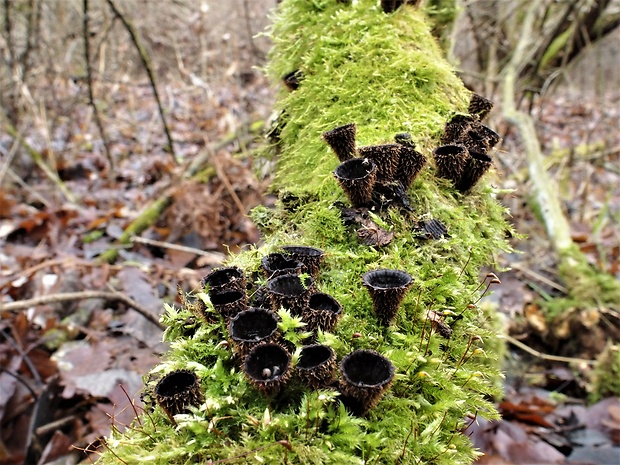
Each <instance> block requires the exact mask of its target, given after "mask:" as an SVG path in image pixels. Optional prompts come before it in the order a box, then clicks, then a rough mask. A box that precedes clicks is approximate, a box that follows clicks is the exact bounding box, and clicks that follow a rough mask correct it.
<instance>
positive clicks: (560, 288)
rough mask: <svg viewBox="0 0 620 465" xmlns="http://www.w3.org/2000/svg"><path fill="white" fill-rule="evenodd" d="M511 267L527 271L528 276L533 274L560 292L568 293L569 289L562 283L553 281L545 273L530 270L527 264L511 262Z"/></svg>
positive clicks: (535, 277) (533, 276)
mask: <svg viewBox="0 0 620 465" xmlns="http://www.w3.org/2000/svg"><path fill="white" fill-rule="evenodd" d="M510 267H511V268H514V269H515V270H519V271H521V272H523V273H525V274H526V275H528V276H531V277H532V278H534V279H536V280H538V281H540V282H541V283H543V284H546V285H547V286H550V287H552V288H554V289H555V290H557V291H560V292H562V293H564V294H568V289H566V288H565V287H564V286H562V285H560V284H558V283H556V282H554V281H551V280H550V279H548V278H545V277H544V276H543V275H541V274H539V273H536V272H535V271H533V270H530V269H529V268H526V267H525V266H523V265H521V264H519V263H511V264H510Z"/></svg>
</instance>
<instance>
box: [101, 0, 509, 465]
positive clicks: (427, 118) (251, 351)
mask: <svg viewBox="0 0 620 465" xmlns="http://www.w3.org/2000/svg"><path fill="white" fill-rule="evenodd" d="M400 3H403V2H400ZM271 36H272V39H273V42H274V48H273V51H272V52H271V55H270V65H269V70H268V71H269V73H270V75H271V76H272V78H273V79H274V80H280V79H282V78H285V81H286V82H285V84H286V85H285V86H283V90H282V94H281V96H280V99H279V101H278V104H277V107H278V108H277V110H279V111H280V112H281V115H282V116H281V119H280V121H279V124H278V126H277V131H274V132H275V133H276V134H278V136H279V142H278V150H277V152H278V154H277V172H276V179H275V182H274V190H276V191H277V192H279V202H278V204H277V206H276V208H275V209H268V208H266V207H258V208H256V209H254V210H253V212H252V216H253V219H254V220H255V222H256V223H257V224H258V225H259V227H261V228H262V230H263V233H264V242H263V245H262V246H261V247H259V248H253V249H250V250H247V251H245V252H243V253H241V254H240V255H237V256H234V257H230V259H229V260H228V262H227V265H228V266H229V267H230V268H227V269H221V270H216V271H214V272H213V274H211V275H209V276H207V277H205V283H204V284H205V288H204V289H202V290H201V292H199V293H198V294H197V295H195V296H192V297H191V298H190V297H189V296H183V297H182V301H183V306H182V308H174V307H172V306H167V310H166V313H165V315H164V317H163V319H162V322H163V323H164V324H165V325H166V326H167V327H168V328H167V329H166V332H165V335H164V337H165V339H166V340H168V341H170V342H171V350H170V352H169V353H168V354H167V355H166V356H165V360H164V361H162V363H161V364H160V365H159V366H158V367H156V368H155V369H154V370H153V372H152V373H151V374H150V376H149V381H148V382H147V388H146V391H145V396H144V399H145V402H146V405H145V409H146V413H145V414H144V415H142V416H141V418H140V419H139V420H138V421H137V422H136V423H135V424H134V425H133V426H132V427H131V428H129V429H128V430H127V431H126V432H124V433H118V432H114V433H113V434H112V435H111V437H109V438H107V439H106V441H105V451H104V453H103V456H102V458H101V460H100V463H102V464H107V463H115V464H116V463H119V460H120V461H121V462H122V463H139V462H144V461H151V462H153V463H166V464H184V463H205V464H206V463H210V464H215V463H257V464H258V463H294V464H339V465H340V464H362V463H381V464H392V463H394V464H396V463H398V464H418V463H434V464H435V463H436V464H454V463H470V462H472V461H473V460H474V458H475V457H476V456H477V455H478V453H477V452H476V451H475V450H474V448H473V447H472V445H471V443H470V441H469V439H468V437H467V433H466V431H462V429H463V428H464V427H465V421H464V420H465V419H466V418H467V417H470V418H475V417H476V416H478V415H480V416H483V417H485V418H487V419H494V418H497V417H498V413H497V411H496V410H495V408H494V406H493V398H494V397H495V396H498V395H499V394H500V391H501V387H500V383H499V380H500V378H501V375H500V372H499V369H498V363H497V360H498V358H500V355H501V347H502V344H501V342H500V338H499V337H498V332H497V329H496V328H495V327H494V325H493V320H494V318H493V315H492V314H490V313H489V312H485V311H483V309H481V308H480V306H479V302H480V299H481V297H482V296H483V295H484V294H485V293H486V292H487V291H489V289H490V288H492V286H494V285H495V284H499V279H498V278H497V276H495V275H494V274H492V273H490V274H488V275H487V276H486V277H485V276H483V277H482V278H481V277H480V270H481V267H482V266H483V265H484V266H489V265H493V264H494V257H495V255H496V254H497V253H498V252H500V251H502V250H508V249H509V246H508V244H507V242H506V240H505V238H506V236H507V233H508V232H509V229H510V228H509V227H508V225H507V224H506V222H505V221H504V216H505V213H506V212H505V209H504V208H503V207H502V206H500V205H499V204H498V203H497V202H496V201H495V200H494V193H495V189H494V187H493V186H492V183H490V182H489V181H488V179H487V178H488V177H489V176H488V175H487V174H484V173H485V171H486V170H487V169H488V168H490V167H491V165H492V155H493V151H492V150H491V149H490V148H489V147H488V145H491V144H488V143H487V142H485V141H486V140H487V139H486V138H485V137H486V136H485V137H483V136H481V135H480V134H481V131H482V125H481V123H480V120H481V118H482V117H483V116H484V115H483V113H484V112H486V111H487V109H484V108H478V107H477V106H476V105H474V104H472V106H471V107H470V106H469V105H470V103H469V102H470V98H471V94H470V93H469V92H468V91H467V90H466V89H465V88H464V86H463V84H462V83H461V82H460V81H459V80H458V78H457V77H456V76H455V74H454V72H453V70H452V68H451V67H450V66H449V65H448V64H447V62H446V61H445V60H444V59H443V57H442V52H441V50H440V48H439V47H438V45H437V43H436V41H435V39H434V38H433V37H432V35H431V33H430V32H429V26H428V21H427V19H426V17H425V16H424V14H423V12H422V11H420V10H419V9H417V8H415V7H414V6H413V5H407V4H405V5H400V6H398V7H397V8H395V9H394V11H392V12H389V13H386V12H384V11H383V10H382V8H381V7H380V3H379V2H378V1H377V0H358V1H356V2H340V1H336V0H315V1H299V0H297V1H294V0H285V1H284V2H282V3H281V4H280V5H279V7H278V13H277V17H276V19H275V24H274V26H273V29H272V31H271ZM473 101H474V102H477V103H478V104H482V106H483V107H484V106H485V105H486V103H485V102H484V101H483V100H480V99H475V98H474V99H473ZM469 113H471V114H469ZM446 123H450V124H448V127H447V128H446ZM343 127H344V129H342V128H343ZM444 129H447V130H446V131H444ZM334 131H335V133H334ZM491 132H492V131H491ZM342 134H344V136H343V137H344V138H343V139H342V138H339V137H340V136H339V135H342ZM447 135H450V137H448V136H447ZM442 138H443V140H444V142H449V143H451V144H452V145H455V146H457V147H459V148H458V149H457V150H452V149H446V150H440V151H437V150H435V149H436V148H437V147H438V146H439V145H440V140H442ZM485 144H486V145H485ZM330 145H331V147H332V148H333V150H332V148H330ZM377 147H378V148H377ZM460 147H465V148H464V149H462V148H460ZM433 152H435V153H436V154H437V153H438V155H437V156H436V159H435V162H436V164H437V165H440V166H441V168H438V167H436V166H434V164H433V163H432V162H430V159H431V158H432V154H433ZM451 153H455V154H458V156H457V155H455V156H450V155H447V154H451ZM360 155H363V157H362V156H360ZM339 157H340V159H339ZM427 160H429V161H428V162H426V161H427ZM425 162H426V163H425ZM455 163H456V165H455ZM459 163H460V165H459ZM343 165H344V167H342V166H343ZM457 165H458V166H457ZM438 173H441V174H442V175H443V176H444V178H440V177H439V176H438ZM479 175H480V176H483V177H482V180H481V181H480V176H479ZM474 178H475V179H474ZM360 180H361V182H359V183H358V181H360ZM358 184H361V185H362V187H361V189H362V191H360V192H352V191H351V189H355V188H356V186H357V185H358ZM343 189H346V193H345V191H344V190H343ZM285 246H293V247H292V248H291V247H289V248H286V247H285ZM301 246H307V247H311V249H300V248H299V247H301ZM304 252H306V255H304ZM321 252H322V253H321ZM272 253H279V254H280V255H270V254H272ZM265 257H268V258H267V259H266V258H265ZM263 265H265V266H263ZM265 269H268V270H269V271H265ZM291 270H292V271H291ZM280 272H282V274H281V275H279V276H277V277H276V274H279V273H280ZM287 273H288V274H287ZM290 273H293V274H290ZM294 273H301V274H300V275H296V274H294ZM248 306H253V307H263V308H265V310H255V309H248ZM258 342H261V343H260V344H258V345H256V344H257V343H258ZM312 369H316V371H314V372H311V370H312ZM173 388H174V389H173ZM177 389H178V390H177Z"/></svg>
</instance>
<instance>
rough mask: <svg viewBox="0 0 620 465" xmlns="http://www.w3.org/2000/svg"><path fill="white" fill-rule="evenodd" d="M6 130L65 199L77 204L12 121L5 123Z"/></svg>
mask: <svg viewBox="0 0 620 465" xmlns="http://www.w3.org/2000/svg"><path fill="white" fill-rule="evenodd" d="M3 128H4V130H5V131H6V132H7V133H8V134H9V136H11V137H12V138H13V139H15V140H16V141H17V142H18V143H19V145H21V146H22V148H23V149H24V150H26V152H28V155H29V156H30V158H31V159H32V160H33V161H34V162H35V164H36V165H37V166H38V167H39V168H40V169H41V171H43V173H45V175H46V176H47V177H48V178H49V179H50V180H51V181H52V182H53V183H54V184H55V185H56V187H58V190H59V191H60V192H61V193H62V194H63V195H64V197H65V199H66V200H67V201H69V202H71V203H75V199H74V197H73V194H72V193H71V192H70V191H69V189H67V186H65V184H64V183H63V182H62V179H60V177H59V176H58V173H57V172H55V171H54V170H53V169H52V168H50V167H49V166H48V165H47V164H46V163H45V161H44V160H43V155H42V154H41V152H38V151H37V150H35V149H34V148H33V147H32V146H31V145H30V144H29V143H28V142H26V140H25V139H24V138H23V137H22V136H21V134H20V133H19V131H18V130H17V128H16V127H15V126H14V125H13V123H11V122H10V121H8V120H7V121H5V124H4V125H3Z"/></svg>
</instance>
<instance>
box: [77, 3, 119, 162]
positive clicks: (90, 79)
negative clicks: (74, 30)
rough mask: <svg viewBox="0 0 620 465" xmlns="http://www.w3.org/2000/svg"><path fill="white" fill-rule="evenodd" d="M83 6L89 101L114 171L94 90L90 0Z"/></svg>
mask: <svg viewBox="0 0 620 465" xmlns="http://www.w3.org/2000/svg"><path fill="white" fill-rule="evenodd" d="M82 7H83V9H84V17H83V22H82V26H83V27H82V29H83V30H82V33H83V36H84V61H85V62H86V81H87V84H88V103H89V105H90V106H91V107H92V108H93V117H94V118H95V124H96V125H97V129H99V134H100V136H101V140H102V141H103V148H104V151H105V155H106V157H107V159H108V163H109V164H110V171H114V159H113V158H112V152H110V144H109V142H108V138H107V137H106V135H105V131H104V129H103V123H102V122H101V117H100V115H99V110H98V109H97V104H96V103H95V95H94V92H93V69H92V66H91V65H90V43H89V40H88V35H89V31H88V0H82Z"/></svg>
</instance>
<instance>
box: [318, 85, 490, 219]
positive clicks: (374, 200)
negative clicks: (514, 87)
mask: <svg viewBox="0 0 620 465" xmlns="http://www.w3.org/2000/svg"><path fill="white" fill-rule="evenodd" d="M492 107H493V103H492V102H491V101H490V100H487V99H485V98H484V97H481V96H479V95H477V94H474V95H473V96H472V99H471V102H470V106H469V115H456V116H454V117H453V118H452V119H451V120H450V121H449V122H448V123H447V124H446V126H445V129H444V133H443V136H442V138H441V143H442V145H441V146H439V147H437V148H436V149H435V150H434V151H433V158H434V161H435V167H436V174H437V176H438V177H441V178H445V179H448V180H450V181H452V183H453V185H454V187H455V188H456V189H457V190H459V191H461V192H466V191H469V190H470V189H471V188H472V187H473V186H474V185H475V184H476V183H477V182H478V181H479V180H480V178H481V177H482V175H483V174H484V173H485V172H486V171H487V170H488V169H489V168H490V167H491V165H492V163H493V161H492V159H491V156H490V152H491V149H493V147H495V146H496V145H497V144H498V143H499V141H500V137H499V135H498V134H497V133H496V132H495V131H493V130H492V129H490V128H489V127H487V126H485V125H484V124H482V122H481V121H482V120H483V119H484V118H485V116H486V115H487V114H488V112H489V111H490V110H491V108H492ZM323 139H324V140H325V141H326V142H327V143H328V144H329V146H330V147H331V148H332V150H333V151H334V153H335V154H336V156H337V157H338V159H339V160H340V161H341V164H340V165H339V166H338V167H337V168H336V170H335V171H334V176H335V178H336V180H337V181H338V183H339V184H340V186H341V187H342V189H343V190H344V192H345V194H346V195H347V197H348V199H349V201H350V202H351V204H352V206H353V208H380V209H383V208H384V207H385V200H386V199H387V200H395V199H396V197H397V196H398V195H402V193H403V192H406V191H407V189H409V187H410V186H411V184H412V183H413V181H414V180H415V178H416V176H417V175H418V174H419V173H420V171H421V170H422V168H423V167H424V165H425V164H426V161H427V160H426V157H425V156H424V155H423V154H421V153H420V152H418V151H416V149H415V145H414V143H413V142H412V141H411V135H410V134H409V133H400V134H397V135H396V136H395V141H394V143H387V144H379V145H369V146H364V147H356V140H355V139H356V126H355V123H348V124H345V125H343V126H339V127H337V128H335V129H332V130H331V131H327V132H325V133H323ZM395 194H396V197H395ZM400 203H401V204H402V203H403V200H402V199H401V200H400Z"/></svg>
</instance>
